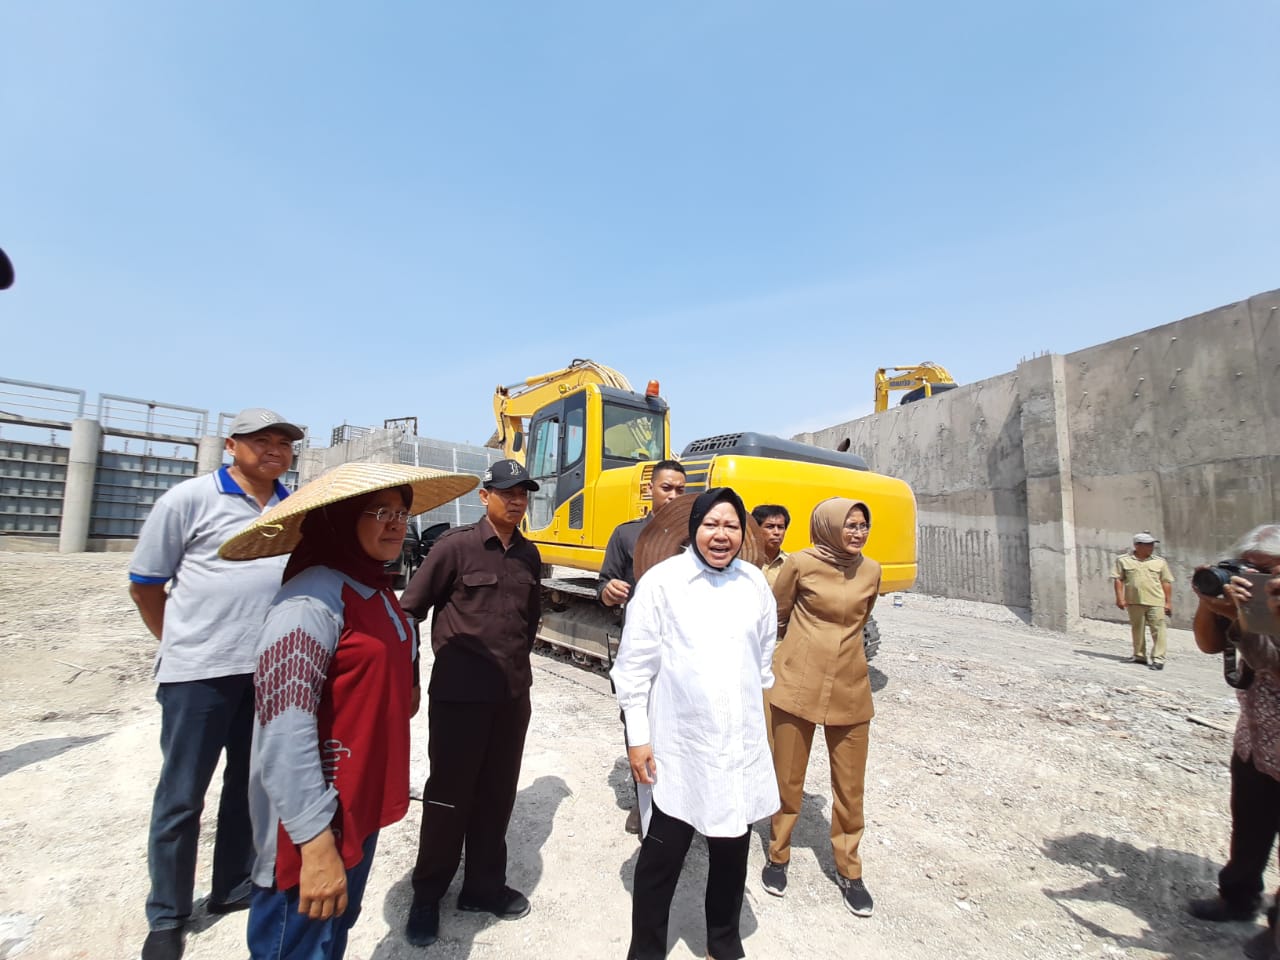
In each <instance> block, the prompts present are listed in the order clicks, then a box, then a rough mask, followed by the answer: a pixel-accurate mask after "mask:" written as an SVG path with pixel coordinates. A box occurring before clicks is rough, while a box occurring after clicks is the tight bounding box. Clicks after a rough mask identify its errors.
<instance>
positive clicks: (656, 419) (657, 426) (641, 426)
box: [604, 403, 664, 463]
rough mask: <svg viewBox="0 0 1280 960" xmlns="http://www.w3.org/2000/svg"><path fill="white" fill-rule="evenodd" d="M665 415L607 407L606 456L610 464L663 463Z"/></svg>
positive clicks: (605, 413)
mask: <svg viewBox="0 0 1280 960" xmlns="http://www.w3.org/2000/svg"><path fill="white" fill-rule="evenodd" d="M662 431H663V420H662V415H661V414H658V413H654V412H653V411H651V410H643V409H636V408H635V407H627V406H623V405H622V404H617V403H606V404H605V405H604V455H605V458H606V459H609V460H631V461H634V462H637V463H638V462H640V461H643V460H660V459H661V458H662V450H663V439H664V438H663V435H662Z"/></svg>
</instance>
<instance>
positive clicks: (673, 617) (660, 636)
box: [610, 549, 779, 837]
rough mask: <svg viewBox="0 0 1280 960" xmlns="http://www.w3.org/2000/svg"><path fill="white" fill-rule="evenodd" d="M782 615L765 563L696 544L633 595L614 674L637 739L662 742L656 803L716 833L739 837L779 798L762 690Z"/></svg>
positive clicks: (646, 792) (648, 805)
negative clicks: (716, 563)
mask: <svg viewBox="0 0 1280 960" xmlns="http://www.w3.org/2000/svg"><path fill="white" fill-rule="evenodd" d="M777 637H778V615H777V607H776V605H775V603H774V599H773V592H772V591H771V590H770V589H769V585H768V584H767V583H766V582H765V578H764V574H762V573H761V572H760V571H759V570H758V569H757V568H756V567H754V566H752V565H750V564H748V563H744V562H742V561H741V560H734V561H733V562H732V563H731V564H730V565H729V566H728V567H727V568H725V569H724V570H715V569H713V568H711V567H709V566H707V565H706V564H705V563H703V562H702V561H701V560H700V559H699V558H698V557H697V555H696V554H695V553H694V552H693V551H692V550H688V549H686V550H685V551H684V552H683V553H681V554H679V555H677V556H674V557H671V558H670V559H668V560H664V561H663V562H662V563H659V564H658V565H657V566H655V567H653V568H652V569H650V570H649V571H648V572H647V573H646V574H645V575H644V576H643V577H642V578H641V579H640V582H639V583H638V584H636V589H635V593H634V594H633V596H632V599H631V601H630V602H629V603H628V604H627V622H626V627H625V628H624V629H623V632H622V643H621V645H620V646H619V649H618V657H617V660H616V661H615V662H614V666H613V671H612V672H611V674H610V675H611V676H612V678H613V683H614V686H615V687H616V689H617V692H618V704H619V706H621V707H622V710H623V713H624V714H625V716H626V723H627V742H628V743H630V744H631V745H632V746H639V745H642V744H646V743H649V744H652V745H653V757H654V763H655V765H656V766H657V776H656V782H655V783H654V784H653V785H652V786H647V785H645V784H640V785H639V796H640V815H641V819H642V820H643V822H644V827H645V830H646V832H647V831H648V828H649V818H650V814H651V812H652V808H653V804H654V803H655V802H656V803H657V805H658V806H659V807H661V808H662V811H663V813H666V814H668V815H669V816H672V817H676V818H677V819H680V820H683V821H684V822H685V823H688V824H691V825H692V826H693V827H694V829H695V830H697V831H698V832H699V833H701V834H703V835H704V836H708V837H737V836H741V835H742V834H743V833H745V832H746V831H747V829H748V827H750V825H751V824H752V823H755V822H756V821H757V820H760V819H762V818H764V817H767V816H771V815H772V814H773V813H775V812H776V811H777V809H778V806H779V800H778V784H777V780H776V779H775V777H774V772H773V760H772V757H771V756H770V753H769V740H768V736H767V734H766V731H765V718H764V697H763V695H762V691H763V690H765V689H767V688H769V687H771V686H773V648H774V646H775V644H776V643H777Z"/></svg>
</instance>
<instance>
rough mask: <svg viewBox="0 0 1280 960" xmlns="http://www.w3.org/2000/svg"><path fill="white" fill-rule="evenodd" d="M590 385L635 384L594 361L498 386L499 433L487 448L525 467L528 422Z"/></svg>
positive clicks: (495, 399)
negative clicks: (566, 395) (552, 405)
mask: <svg viewBox="0 0 1280 960" xmlns="http://www.w3.org/2000/svg"><path fill="white" fill-rule="evenodd" d="M587 383H595V384H600V385H601V386H606V387H616V388H618V389H619V390H628V391H629V390H631V382H630V381H629V380H628V379H627V378H626V377H625V376H623V375H622V374H621V373H619V372H618V371H617V370H614V369H613V368H612V367H606V366H605V365H604V364H602V363H596V362H595V361H594V360H574V361H573V362H572V363H570V364H569V366H567V367H564V368H562V369H560V370H552V371H551V372H550V373H543V374H539V375H538V376H536V377H530V378H529V379H528V380H522V381H520V382H519V383H513V384H509V385H507V386H505V387H504V386H498V387H496V388H495V389H494V391H493V419H494V421H495V423H496V424H497V430H495V431H494V434H493V436H492V437H490V438H489V442H488V443H486V444H485V446H488V447H494V448H498V449H501V450H502V452H503V453H504V454H505V455H506V456H507V457H508V458H509V459H512V460H518V461H520V462H521V463H524V447H525V440H524V436H525V421H526V420H527V419H528V418H529V417H530V416H532V415H533V414H534V413H536V412H537V411H539V410H541V409H542V408H543V407H545V406H546V405H547V404H548V403H551V402H552V401H553V400H555V399H557V398H558V397H560V396H563V395H564V394H566V393H568V392H569V391H570V390H572V389H574V388H575V387H580V386H582V385H583V384H587Z"/></svg>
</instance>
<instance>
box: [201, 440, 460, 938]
mask: <svg viewBox="0 0 1280 960" xmlns="http://www.w3.org/2000/svg"><path fill="white" fill-rule="evenodd" d="M477 482H478V481H477V478H476V477H473V476H466V475H461V474H452V473H444V472H442V471H439V470H427V469H421V468H417V467H405V466H399V465H394V464H365V463H354V464H344V465H342V466H340V467H335V468H334V469H333V470H330V471H328V472H327V473H325V474H323V475H322V476H320V477H318V478H317V479H315V480H313V481H312V482H310V483H308V484H306V485H305V486H303V487H302V488H301V489H299V490H298V492H297V493H295V494H294V495H293V496H291V497H290V498H289V499H288V500H286V501H284V502H283V503H281V504H280V505H279V506H277V507H275V508H273V509H271V510H269V511H267V512H266V513H264V514H263V515H262V516H261V517H260V518H259V519H258V520H257V521H255V522H254V523H253V524H251V525H250V526H249V527H247V528H245V529H244V530H242V531H241V532H240V533H238V534H237V535H236V536H234V537H232V538H231V539H230V540H228V541H227V542H226V543H225V544H223V545H222V548H221V550H220V551H219V553H220V554H221V556H223V557H224V558H225V559H228V560H250V559H255V558H257V557H265V556H276V555H280V554H284V553H290V552H291V553H292V556H291V558H290V560H289V563H288V565H287V566H286V567H285V571H284V578H283V583H282V585H281V588H280V592H279V593H278V594H277V595H276V598H275V600H274V601H273V602H272V605H271V608H270V610H269V611H268V613H267V618H266V621H265V623H264V624H263V628H262V634H261V637H260V638H259V640H258V645H257V668H256V670H255V672H254V687H255V694H256V697H255V699H256V703H255V706H256V720H257V725H256V727H255V730H254V738H253V755H252V760H251V765H250V780H249V803H250V810H251V813H252V816H253V829H254V845H255V847H256V848H257V862H256V864H255V866H254V872H253V882H254V891H253V899H252V903H251V905H250V908H249V923H248V931H247V936H248V943H249V952H250V955H251V956H252V957H253V958H254V960H265V958H267V957H271V958H272V960H303V958H305V960H338V958H340V957H342V955H343V953H344V952H345V950H346V944H347V936H348V933H349V932H350V930H351V927H352V926H353V925H354V924H355V921H356V918H357V917H358V916H359V914H360V902H361V898H362V897H363V895H364V888H365V882H366V881H367V879H368V876H369V868H370V866H371V864H372V861H373V855H374V850H375V848H376V846H377V841H378V831H379V830H380V829H381V828H382V827H385V826H388V825H390V824H392V823H395V822H396V821H398V820H400V819H401V818H403V817H404V815H405V812H406V811H407V809H408V806H409V719H410V717H412V716H413V714H414V713H416V712H417V708H418V700H419V689H418V684H417V679H416V677H415V675H414V674H415V668H416V663H417V648H416V641H415V638H414V632H413V625H412V623H411V621H410V620H409V619H408V618H407V617H406V616H405V614H404V612H403V611H402V610H401V609H400V604H399V602H398V601H397V600H396V596H395V594H394V593H393V592H392V591H391V578H390V576H389V575H388V574H387V573H386V572H385V564H386V562H387V561H389V560H393V559H395V558H396V557H398V556H399V555H400V550H401V545H402V543H403V542H404V536H405V530H406V527H407V523H408V519H409V517H410V516H412V515H414V514H418V513H422V512H424V511H426V510H430V509H432V508H433V507H436V506H439V505H440V504H442V503H446V502H448V501H449V500H452V499H454V498H455V497H458V496H460V495H461V494H463V493H466V492H467V491H468V490H470V489H472V488H473V487H474V486H475V485H476V483H477Z"/></svg>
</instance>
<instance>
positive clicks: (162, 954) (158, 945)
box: [142, 927, 186, 960]
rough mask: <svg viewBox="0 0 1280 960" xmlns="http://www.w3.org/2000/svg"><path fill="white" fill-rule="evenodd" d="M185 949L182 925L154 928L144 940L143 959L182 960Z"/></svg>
mask: <svg viewBox="0 0 1280 960" xmlns="http://www.w3.org/2000/svg"><path fill="white" fill-rule="evenodd" d="M184 949H186V944H185V943H184V942H183V937H182V928H181V927H169V928H168V929H167V930H152V931H151V932H150V933H148V934H147V939H145V940H143V941H142V960H180V958H181V956H182V951H183V950H184Z"/></svg>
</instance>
